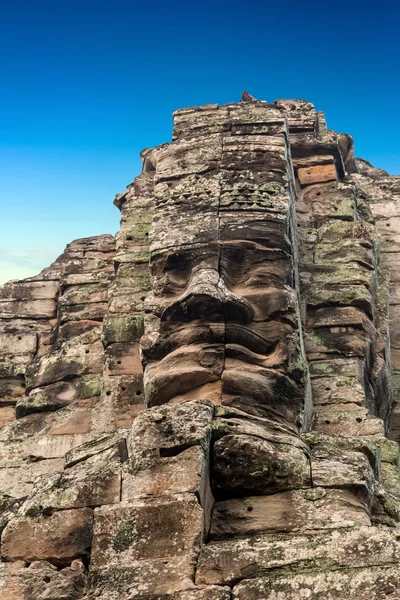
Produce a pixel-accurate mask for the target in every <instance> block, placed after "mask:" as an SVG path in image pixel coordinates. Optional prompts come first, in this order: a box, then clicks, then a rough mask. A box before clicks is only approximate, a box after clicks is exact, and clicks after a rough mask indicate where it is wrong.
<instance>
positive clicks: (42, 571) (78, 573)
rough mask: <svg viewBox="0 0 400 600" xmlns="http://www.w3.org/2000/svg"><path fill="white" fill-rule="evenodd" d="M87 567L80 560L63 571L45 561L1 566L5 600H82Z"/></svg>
mask: <svg viewBox="0 0 400 600" xmlns="http://www.w3.org/2000/svg"><path fill="white" fill-rule="evenodd" d="M85 582H86V570H85V567H84V565H83V564H82V562H81V561H80V560H74V561H72V563H71V566H68V567H65V568H64V569H61V570H60V571H58V570H57V568H56V567H55V566H54V565H52V564H51V563H48V562H46V561H37V562H33V563H31V564H30V565H27V564H26V563H24V562H22V561H16V562H14V563H2V564H1V565H0V593H1V598H2V600H30V599H32V600H49V599H51V598H54V599H57V600H79V599H80V598H83V594H84V587H85Z"/></svg>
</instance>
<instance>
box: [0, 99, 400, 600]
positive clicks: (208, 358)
mask: <svg viewBox="0 0 400 600" xmlns="http://www.w3.org/2000/svg"><path fill="white" fill-rule="evenodd" d="M142 158H143V173H142V175H140V176H139V177H138V178H136V180H135V181H134V182H133V183H132V184H131V185H130V186H128V188H127V190H126V191H125V192H124V193H123V194H120V195H119V196H117V197H116V200H115V204H116V205H117V206H118V208H119V209H120V210H121V230H120V232H119V233H118V234H117V236H116V249H115V247H114V240H113V239H112V238H111V236H100V237H99V238H89V239H88V240H78V241H76V242H73V243H72V244H71V245H69V247H68V248H67V250H66V253H64V255H63V256H62V257H61V258H60V259H59V260H58V261H56V263H55V264H53V265H52V266H51V267H50V268H49V270H45V271H44V272H42V273H41V275H40V276H38V278H32V279H30V280H25V281H23V282H11V283H10V284H7V285H6V286H4V287H3V288H2V290H1V291H0V309H1V310H2V311H3V312H2V317H3V319H2V321H1V322H0V327H1V332H2V333H3V338H4V340H5V343H4V348H5V353H4V359H3V364H4V368H3V370H2V373H4V376H3V390H4V392H3V404H2V407H1V409H0V410H1V411H4V413H3V415H4V423H5V424H4V426H3V427H2V429H0V444H1V449H2V452H1V454H2V463H1V464H0V471H1V474H0V483H1V484H2V488H1V489H2V491H3V495H2V496H1V497H0V508H1V509H2V521H1V526H2V534H1V563H0V567H1V569H0V590H1V594H2V598H3V597H4V598H6V599H7V600H8V599H11V598H13V599H15V600H28V599H29V600H30V599H33V598H34V599H35V600H36V599H37V600H41V599H43V600H45V598H47V599H48V598H58V599H65V600H67V599H71V600H75V599H79V598H80V599H83V598H84V599H85V600H95V599H97V600H117V599H118V600H151V599H153V600H155V599H158V600H160V599H161V598H162V599H163V600H168V599H169V600H229V599H231V598H234V599H236V600H245V599H246V600H249V599H250V600H278V599H280V598H289V599H293V600H294V599H297V598H303V597H304V598H311V597H312V598H316V599H320V598H321V599H322V598H324V600H325V599H328V600H334V599H337V598H343V597H344V596H347V597H349V598H350V599H352V600H361V599H364V598H365V599H366V598H368V599H370V598H371V599H372V600H374V599H375V600H381V599H383V598H386V597H390V598H393V599H395V598H400V595H399V592H398V589H397V587H398V586H397V580H398V577H399V572H400V571H399V559H400V550H399V542H398V527H399V525H398V524H399V522H400V509H399V499H400V485H399V446H398V443H397V441H395V440H397V437H398V431H397V430H398V428H399V427H398V413H399V410H398V401H397V396H398V391H397V387H398V386H397V384H396V381H397V377H398V373H397V370H398V367H399V366H398V365H397V362H396V360H397V358H396V356H397V355H396V352H397V345H398V344H397V338H396V336H397V329H396V327H397V317H396V314H397V313H396V311H397V308H398V305H399V302H398V294H397V279H398V278H397V275H396V264H397V263H396V256H397V246H396V244H397V238H396V231H397V230H396V218H397V217H398V215H397V212H396V211H397V204H398V202H397V200H398V185H397V183H398V178H392V177H388V176H387V174H385V173H384V172H381V171H379V170H376V169H373V167H371V166H370V165H368V163H366V161H362V160H360V159H356V158H354V147H353V142H352V139H351V138H350V136H348V135H339V134H337V133H336V132H332V131H329V130H328V129H327V126H326V121H325V118H324V115H323V113H320V112H316V111H315V109H314V106H313V105H312V104H311V103H309V102H305V101H298V100H278V101H276V102H275V103H274V104H268V103H266V102H259V101H257V100H255V99H254V98H252V97H251V96H249V94H246V93H245V94H244V95H243V98H242V101H241V102H240V103H238V104H228V105H225V106H218V105H205V106H202V107H195V108H189V109H181V110H179V111H177V112H176V113H175V114H174V132H173V142H172V143H171V144H163V145H162V146H159V147H157V148H155V149H152V150H146V151H144V152H143V153H142ZM399 369H400V367H399ZM23 385H25V386H26V387H25V388H24V387H23ZM15 411H16V413H15ZM16 417H17V419H16ZM2 418H3V417H2ZM7 421H12V422H11V424H10V423H9V424H6V422H7Z"/></svg>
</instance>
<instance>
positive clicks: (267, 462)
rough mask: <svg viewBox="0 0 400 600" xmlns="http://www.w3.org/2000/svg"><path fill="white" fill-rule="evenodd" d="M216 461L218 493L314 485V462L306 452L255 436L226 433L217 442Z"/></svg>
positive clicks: (268, 491) (267, 491)
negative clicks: (312, 470)
mask: <svg viewBox="0 0 400 600" xmlns="http://www.w3.org/2000/svg"><path fill="white" fill-rule="evenodd" d="M212 464H213V467H212V472H211V473H212V488H213V492H214V495H216V497H219V496H220V495H222V496H225V495H226V494H229V495H230V496H242V495H248V494H274V493H275V492H278V491H283V490H287V489H293V488H300V487H308V486H310V485H311V472H310V462H309V457H308V456H307V454H306V453H305V452H303V451H302V450H301V449H300V448H296V447H295V446H293V445H286V444H279V443H271V442H269V441H267V440H265V439H260V438H257V437H255V436H250V435H226V436H224V437H222V438H221V439H220V440H218V441H216V442H215V444H214V446H213V450H212ZM317 485H318V484H317Z"/></svg>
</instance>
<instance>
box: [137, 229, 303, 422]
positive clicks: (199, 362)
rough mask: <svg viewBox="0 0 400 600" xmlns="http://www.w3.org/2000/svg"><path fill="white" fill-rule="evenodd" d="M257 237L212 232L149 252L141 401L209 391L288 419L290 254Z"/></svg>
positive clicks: (296, 400)
mask: <svg viewBox="0 0 400 600" xmlns="http://www.w3.org/2000/svg"><path fill="white" fill-rule="evenodd" d="M243 229H246V227H245V224H244V225H243ZM247 229H248V228H247ZM242 235H243V232H242ZM243 237H245V235H243ZM261 242H262V240H260V239H258V240H252V239H237V240H219V241H217V242H214V243H209V244H194V245H191V246H188V245H185V246H181V247H179V248H178V249H177V250H173V249H166V250H164V251H159V252H157V254H154V255H153V257H152V294H151V295H150V296H149V297H148V298H147V301H146V305H147V309H146V310H147V313H148V316H147V319H146V321H147V322H146V333H145V336H144V337H143V338H142V355H143V360H144V365H145V370H144V380H145V394H146V400H147V403H148V405H149V406H153V405H156V404H163V403H166V402H184V401H187V400H193V399H204V398H209V399H212V400H213V401H214V402H215V403H216V404H224V405H229V406H234V407H236V408H240V409H241V410H244V411H245V412H247V413H251V414H255V415H258V416H263V417H267V418H269V419H271V420H273V421H278V422H281V423H284V424H286V425H289V426H291V427H292V428H293V427H296V419H297V416H298V413H299V412H300V411H301V405H302V400H301V394H300V393H299V390H298V387H297V384H296V382H295V380H294V378H293V377H290V376H289V375H288V369H289V367H290V364H291V361H292V358H293V354H294V352H295V345H296V339H295V333H294V332H295V331H296V329H297V326H298V325H297V314H296V311H295V302H296V298H295V295H294V291H293V289H292V288H291V286H290V283H291V281H290V278H291V267H290V260H289V257H288V255H287V253H286V250H284V249H283V248H273V249H271V248H268V246H267V241H266V242H265V243H261ZM292 375H293V374H292Z"/></svg>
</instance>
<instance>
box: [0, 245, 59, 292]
mask: <svg viewBox="0 0 400 600" xmlns="http://www.w3.org/2000/svg"><path fill="white" fill-rule="evenodd" d="M58 254H60V253H59V252H57V250H55V249H54V248H27V249H23V250H18V251H10V250H7V249H4V248H0V285H2V284H3V283H5V282H6V281H9V280H10V279H24V278H25V277H33V276H34V275H37V274H38V273H40V271H41V270H42V269H44V268H45V267H48V266H49V265H50V263H52V262H53V261H54V260H55V259H56V258H57V256H58Z"/></svg>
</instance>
